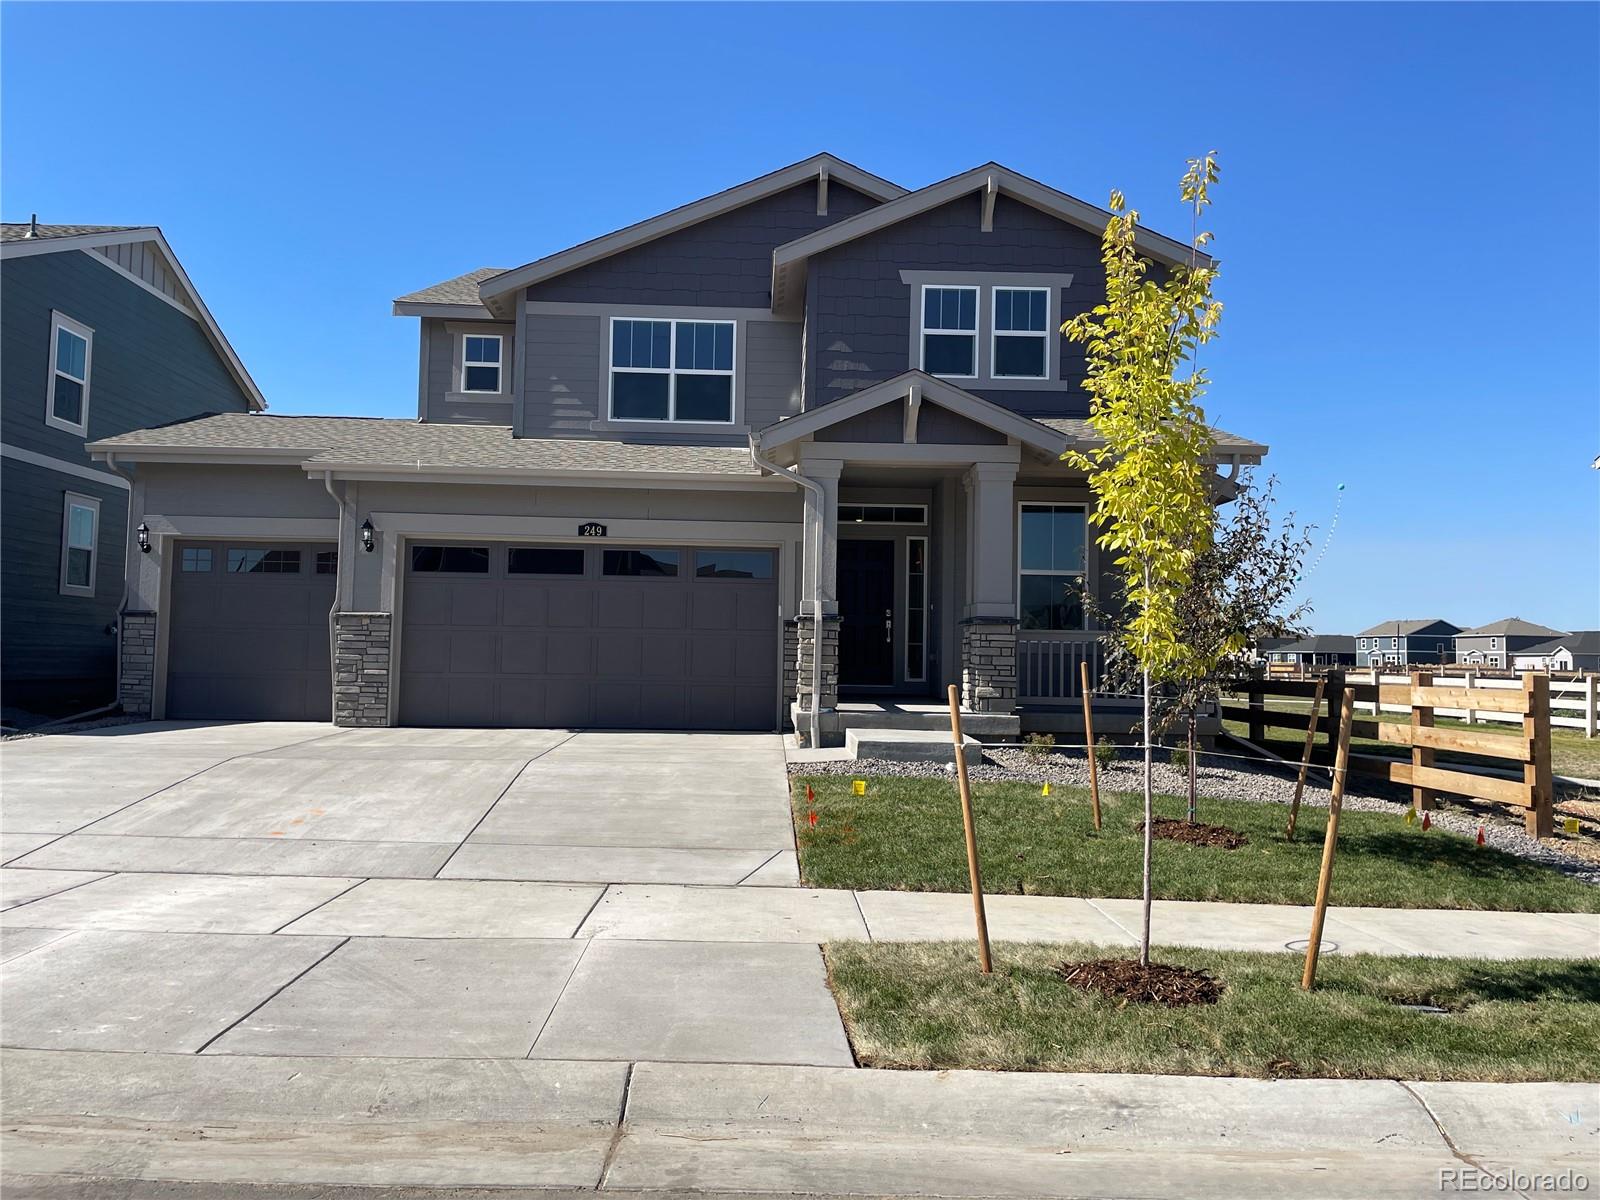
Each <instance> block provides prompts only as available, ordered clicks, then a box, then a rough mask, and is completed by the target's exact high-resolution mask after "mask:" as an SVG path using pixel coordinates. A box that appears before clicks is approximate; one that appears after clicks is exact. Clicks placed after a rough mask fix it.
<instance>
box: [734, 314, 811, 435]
mask: <svg viewBox="0 0 1600 1200" xmlns="http://www.w3.org/2000/svg"><path fill="white" fill-rule="evenodd" d="M804 328H805V327H804V326H803V325H801V324H800V322H798V321H747V322H746V323H745V326H744V330H745V337H744V355H743V358H744V415H745V423H746V424H748V425H749V426H750V427H751V428H752V429H762V428H765V427H766V426H768V425H771V424H772V423H773V422H775V421H780V420H782V419H783V418H784V417H792V416H794V415H795V414H796V413H798V412H799V411H800V354H801V349H800V343H801V333H802V332H803V330H804Z"/></svg>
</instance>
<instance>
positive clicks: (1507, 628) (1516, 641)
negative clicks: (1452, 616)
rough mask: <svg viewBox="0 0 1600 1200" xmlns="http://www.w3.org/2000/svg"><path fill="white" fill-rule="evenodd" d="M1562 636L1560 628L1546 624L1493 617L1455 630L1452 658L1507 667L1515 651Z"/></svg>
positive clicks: (1514, 618)
mask: <svg viewBox="0 0 1600 1200" xmlns="http://www.w3.org/2000/svg"><path fill="white" fill-rule="evenodd" d="M1561 636H1562V631H1561V630H1559V629H1551V628H1550V627H1549V626H1548V625H1535V624H1534V623H1533V622H1532V621H1524V620H1523V619H1522V618H1521V617H1507V618H1506V619H1505V620H1504V621H1492V622H1490V623H1489V624H1488V625H1479V626H1478V627H1477V628H1475V629H1463V630H1462V631H1461V632H1460V633H1458V634H1456V636H1455V661H1456V662H1458V663H1465V664H1468V665H1471V666H1482V667H1502V668H1505V667H1510V666H1511V663H1512V659H1513V656H1514V655H1516V654H1517V653H1518V651H1521V650H1527V649H1529V648H1530V647H1533V646H1537V645H1540V644H1541V643H1543V642H1548V641H1549V640H1550V639H1551V638H1558V637H1561Z"/></svg>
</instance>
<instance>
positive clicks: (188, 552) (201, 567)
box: [183, 546, 211, 575]
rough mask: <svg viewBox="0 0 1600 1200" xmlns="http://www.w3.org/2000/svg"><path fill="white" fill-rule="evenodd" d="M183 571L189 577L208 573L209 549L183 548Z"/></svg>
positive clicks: (208, 547)
mask: <svg viewBox="0 0 1600 1200" xmlns="http://www.w3.org/2000/svg"><path fill="white" fill-rule="evenodd" d="M183 569H184V570H185V571H187V572H188V573H189V574H191V575H193V574H196V573H204V572H208V571H210V570H211V547H210V546H185V547H184V548H183Z"/></svg>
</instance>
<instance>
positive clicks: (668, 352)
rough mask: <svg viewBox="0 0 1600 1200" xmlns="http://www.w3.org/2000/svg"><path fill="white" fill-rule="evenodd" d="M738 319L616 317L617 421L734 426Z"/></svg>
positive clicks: (613, 351)
mask: <svg viewBox="0 0 1600 1200" xmlns="http://www.w3.org/2000/svg"><path fill="white" fill-rule="evenodd" d="M736 330H737V326H736V324H735V322H733V321H658V320H654V319H652V318H638V317H612V318H611V402H610V408H609V412H610V414H611V419H612V420H613V421H701V422H707V423H710V424H714V425H729V424H732V423H733V415H734V414H733V364H734V361H735V359H734V351H735V345H734V343H735V340H736V338H735V334H736Z"/></svg>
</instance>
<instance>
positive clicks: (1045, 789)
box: [1039, 783, 1050, 796]
mask: <svg viewBox="0 0 1600 1200" xmlns="http://www.w3.org/2000/svg"><path fill="white" fill-rule="evenodd" d="M1049 794H1050V785H1049V784H1048V783H1047V784H1045V785H1044V786H1043V787H1042V788H1040V789H1039V795H1041V796H1048V795H1049Z"/></svg>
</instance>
